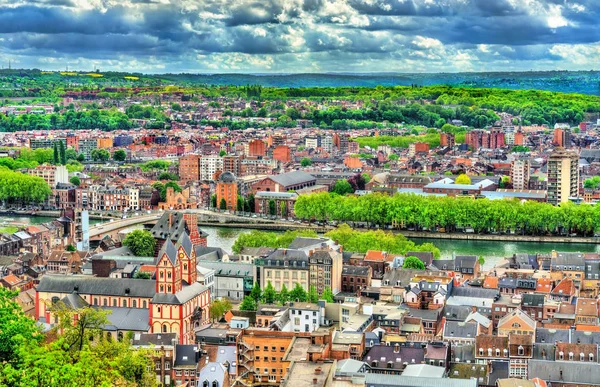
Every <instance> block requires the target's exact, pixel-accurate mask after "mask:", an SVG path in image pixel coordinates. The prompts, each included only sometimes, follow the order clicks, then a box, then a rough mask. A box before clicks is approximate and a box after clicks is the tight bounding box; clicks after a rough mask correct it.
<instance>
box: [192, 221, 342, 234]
mask: <svg viewBox="0 0 600 387" xmlns="http://www.w3.org/2000/svg"><path fill="white" fill-rule="evenodd" d="M198 226H199V227H220V228H235V229H246V230H261V231H281V232H284V231H288V230H290V231H291V230H314V231H315V232H316V233H318V234H324V233H326V232H328V231H331V230H332V229H333V228H332V227H322V226H312V225H308V224H302V223H298V224H294V223H289V224H287V223H286V224H281V223H225V222H223V223H215V222H203V221H199V222H198Z"/></svg>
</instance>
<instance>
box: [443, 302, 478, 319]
mask: <svg viewBox="0 0 600 387" xmlns="http://www.w3.org/2000/svg"><path fill="white" fill-rule="evenodd" d="M471 311H472V308H471V307H470V306H468V305H446V306H444V317H446V320H448V321H465V320H466V318H467V317H468V316H469V314H471Z"/></svg>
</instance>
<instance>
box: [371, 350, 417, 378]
mask: <svg viewBox="0 0 600 387" xmlns="http://www.w3.org/2000/svg"><path fill="white" fill-rule="evenodd" d="M424 360H425V349H424V348H423V347H421V346H420V345H414V343H413V345H412V346H411V345H408V344H407V345H405V346H403V345H400V344H398V343H396V344H394V345H389V346H387V345H380V346H375V347H372V348H371V349H370V350H369V351H368V352H367V354H366V355H365V357H364V358H363V361H364V362H365V363H367V365H369V366H370V367H371V373H381V374H393V375H400V374H401V373H402V371H403V369H404V367H405V366H406V365H407V364H421V363H422V362H423V361H424Z"/></svg>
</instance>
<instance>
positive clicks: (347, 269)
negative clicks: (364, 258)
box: [342, 265, 369, 276]
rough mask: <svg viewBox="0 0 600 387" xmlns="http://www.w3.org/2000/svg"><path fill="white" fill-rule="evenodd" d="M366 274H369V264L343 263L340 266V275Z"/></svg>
mask: <svg viewBox="0 0 600 387" xmlns="http://www.w3.org/2000/svg"><path fill="white" fill-rule="evenodd" d="M368 274H369V266H351V265H344V266H343V267H342V275H360V276H367V275H368Z"/></svg>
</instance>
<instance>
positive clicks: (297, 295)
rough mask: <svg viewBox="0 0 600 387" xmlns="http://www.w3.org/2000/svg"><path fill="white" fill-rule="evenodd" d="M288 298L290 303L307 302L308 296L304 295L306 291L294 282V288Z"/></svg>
mask: <svg viewBox="0 0 600 387" xmlns="http://www.w3.org/2000/svg"><path fill="white" fill-rule="evenodd" d="M288 298H289V300H290V301H298V302H306V301H307V300H308V294H307V293H306V290H304V288H302V285H300V284H299V283H297V282H296V286H294V289H292V291H291V292H290V294H289V297H288Z"/></svg>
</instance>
